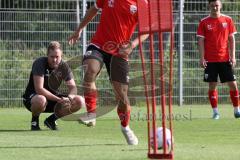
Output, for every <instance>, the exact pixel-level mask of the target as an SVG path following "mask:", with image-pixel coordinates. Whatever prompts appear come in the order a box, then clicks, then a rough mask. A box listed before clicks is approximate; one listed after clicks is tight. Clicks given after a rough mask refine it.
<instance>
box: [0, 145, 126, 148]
mask: <svg viewBox="0 0 240 160" xmlns="http://www.w3.org/2000/svg"><path fill="white" fill-rule="evenodd" d="M91 146H126V144H75V145H51V146H0V149H3V148H4V149H7V148H13V149H14V148H29V149H30V148H72V147H91Z"/></svg>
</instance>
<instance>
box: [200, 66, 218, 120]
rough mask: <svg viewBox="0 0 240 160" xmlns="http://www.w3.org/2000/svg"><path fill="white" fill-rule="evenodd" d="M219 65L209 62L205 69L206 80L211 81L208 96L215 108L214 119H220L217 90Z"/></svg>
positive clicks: (213, 108)
mask: <svg viewBox="0 0 240 160" xmlns="http://www.w3.org/2000/svg"><path fill="white" fill-rule="evenodd" d="M218 65H219V64H218V63H207V67H206V68H205V70H204V81H205V82H208V83H209V84H208V85H209V90H208V98H209V101H210V104H211V107H212V110H213V116H212V118H213V119H219V111H218V92H217V84H218V82H217V81H218V80H217V78H218Z"/></svg>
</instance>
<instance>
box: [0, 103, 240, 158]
mask: <svg viewBox="0 0 240 160" xmlns="http://www.w3.org/2000/svg"><path fill="white" fill-rule="evenodd" d="M220 113H221V119H220V120H217V121H215V120H212V119H210V118H209V117H210V116H211V109H210V107H209V106H204V105H201V106H183V107H174V118H175V121H174V141H175V143H174V144H175V148H174V153H175V155H174V156H175V160H193V159H194V160H238V159H239V157H240V152H239V146H240V145H239V144H240V120H237V119H234V118H233V114H232V108H231V107H230V105H226V106H224V105H222V106H220ZM47 115H48V114H43V115H42V116H41V128H42V129H43V131H39V132H31V131H29V124H30V122H29V121H30V113H29V112H28V111H27V110H25V109H16V108H15V109H0V159H1V160H28V159H34V160H80V159H81V160H125V159H128V160H143V159H147V158H146V156H147V138H146V134H147V129H146V126H147V125H146V124H147V122H146V120H145V109H144V108H139V107H137V108H133V112H132V115H133V118H132V120H131V127H132V128H133V130H134V131H135V133H136V135H137V136H138V138H139V145H138V146H128V145H126V142H125V139H124V138H123V136H122V134H121V132H120V128H119V121H118V119H117V115H116V112H115V111H113V112H111V113H109V114H107V115H105V116H103V117H101V118H99V119H98V121H97V126H96V127H95V128H87V127H85V126H83V125H80V124H78V123H77V122H67V121H62V120H59V121H58V124H59V128H60V130H59V131H50V130H48V129H47V128H45V127H44V126H43V125H42V122H43V120H44V118H45V117H46V116H47Z"/></svg>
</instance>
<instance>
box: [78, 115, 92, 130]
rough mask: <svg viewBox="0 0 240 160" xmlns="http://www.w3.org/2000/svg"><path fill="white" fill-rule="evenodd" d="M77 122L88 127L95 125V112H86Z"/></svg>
mask: <svg viewBox="0 0 240 160" xmlns="http://www.w3.org/2000/svg"><path fill="white" fill-rule="evenodd" d="M78 122H79V123H81V124H84V125H86V126H88V127H94V126H96V113H87V114H86V115H83V116H81V117H80V118H79V119H78Z"/></svg>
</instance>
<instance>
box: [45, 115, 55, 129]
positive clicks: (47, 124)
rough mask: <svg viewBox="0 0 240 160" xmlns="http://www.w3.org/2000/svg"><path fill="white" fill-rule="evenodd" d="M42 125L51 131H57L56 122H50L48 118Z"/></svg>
mask: <svg viewBox="0 0 240 160" xmlns="http://www.w3.org/2000/svg"><path fill="white" fill-rule="evenodd" d="M44 125H45V126H47V127H48V128H49V129H51V130H58V128H57V124H56V122H55V121H51V120H49V119H48V118H47V119H45V121H44Z"/></svg>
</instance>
